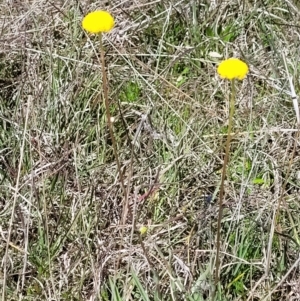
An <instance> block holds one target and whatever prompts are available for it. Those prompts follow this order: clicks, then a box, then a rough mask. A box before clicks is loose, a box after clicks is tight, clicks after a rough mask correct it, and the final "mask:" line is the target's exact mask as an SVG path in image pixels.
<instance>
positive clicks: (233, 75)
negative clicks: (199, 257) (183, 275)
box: [212, 58, 249, 300]
mask: <svg viewBox="0 0 300 301" xmlns="http://www.w3.org/2000/svg"><path fill="white" fill-rule="evenodd" d="M248 71H249V68H248V65H247V64H246V63H244V62H243V61H241V60H239V59H237V58H230V59H227V60H224V61H222V62H221V63H220V64H219V66H218V68H217V72H218V74H219V76H220V77H221V78H224V79H228V80H230V81H231V96H230V104H229V121H228V131H227V140H226V147H225V157H224V162H223V168H222V178H221V186H220V195H219V215H218V225H217V254H216V269H215V289H216V287H217V285H218V283H219V279H220V246H221V221H222V215H223V208H222V207H223V199H224V183H225V178H226V169H227V164H228V161H229V150H230V141H231V130H232V124H233V115H234V106H235V95H236V91H235V80H236V79H238V80H243V79H244V78H245V77H246V75H247V73H248ZM212 300H214V298H213V299H212Z"/></svg>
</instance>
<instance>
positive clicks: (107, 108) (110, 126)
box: [100, 33, 128, 224]
mask: <svg viewBox="0 0 300 301" xmlns="http://www.w3.org/2000/svg"><path fill="white" fill-rule="evenodd" d="M100 57H101V68H102V81H103V94H104V103H105V111H106V119H107V125H108V129H109V134H110V138H111V141H112V147H113V152H114V156H115V159H116V163H117V168H118V173H119V179H120V183H121V187H122V190H123V194H124V198H125V199H124V203H123V214H122V224H124V223H125V220H126V216H127V210H128V202H127V193H126V187H125V184H124V177H123V174H122V170H121V164H120V159H119V155H118V147H117V142H116V138H115V135H114V130H113V124H112V119H111V114H110V106H109V99H108V82H107V75H106V69H105V59H104V49H103V43H102V34H101V33H100Z"/></svg>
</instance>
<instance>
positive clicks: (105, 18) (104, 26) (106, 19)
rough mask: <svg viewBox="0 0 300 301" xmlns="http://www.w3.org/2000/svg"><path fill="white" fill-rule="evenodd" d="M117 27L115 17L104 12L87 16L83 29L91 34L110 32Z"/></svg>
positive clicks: (100, 11) (84, 19)
mask: <svg viewBox="0 0 300 301" xmlns="http://www.w3.org/2000/svg"><path fill="white" fill-rule="evenodd" d="M114 25H115V20H114V18H113V16H112V15H111V14H110V13H109V12H107V11H104V10H96V11H93V12H91V13H89V14H87V15H86V16H85V17H84V18H83V20H82V27H83V29H85V30H86V31H88V32H90V33H100V32H109V31H110V30H111V29H112V28H113V27H114Z"/></svg>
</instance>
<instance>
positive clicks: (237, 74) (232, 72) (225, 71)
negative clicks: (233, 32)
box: [217, 58, 249, 80]
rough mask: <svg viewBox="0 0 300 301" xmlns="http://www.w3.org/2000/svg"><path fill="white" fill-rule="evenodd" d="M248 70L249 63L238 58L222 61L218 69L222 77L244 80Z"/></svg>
mask: <svg viewBox="0 0 300 301" xmlns="http://www.w3.org/2000/svg"><path fill="white" fill-rule="evenodd" d="M248 71H249V68H248V66H247V64H246V63H244V62H243V61H241V60H239V59H237V58H230V59H228V60H224V61H222V62H221V64H220V65H219V66H218V69H217V72H218V73H219V75H220V76H221V77H222V78H226V79H229V80H232V79H234V78H237V79H239V80H242V79H244V78H245V77H246V75H247V73H248Z"/></svg>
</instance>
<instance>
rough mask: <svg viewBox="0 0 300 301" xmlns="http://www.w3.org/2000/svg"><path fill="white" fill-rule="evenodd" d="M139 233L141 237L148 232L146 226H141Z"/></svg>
mask: <svg viewBox="0 0 300 301" xmlns="http://www.w3.org/2000/svg"><path fill="white" fill-rule="evenodd" d="M139 231H140V233H141V235H144V234H145V233H146V232H147V231H148V228H147V227H146V226H141V227H140V229H139Z"/></svg>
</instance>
